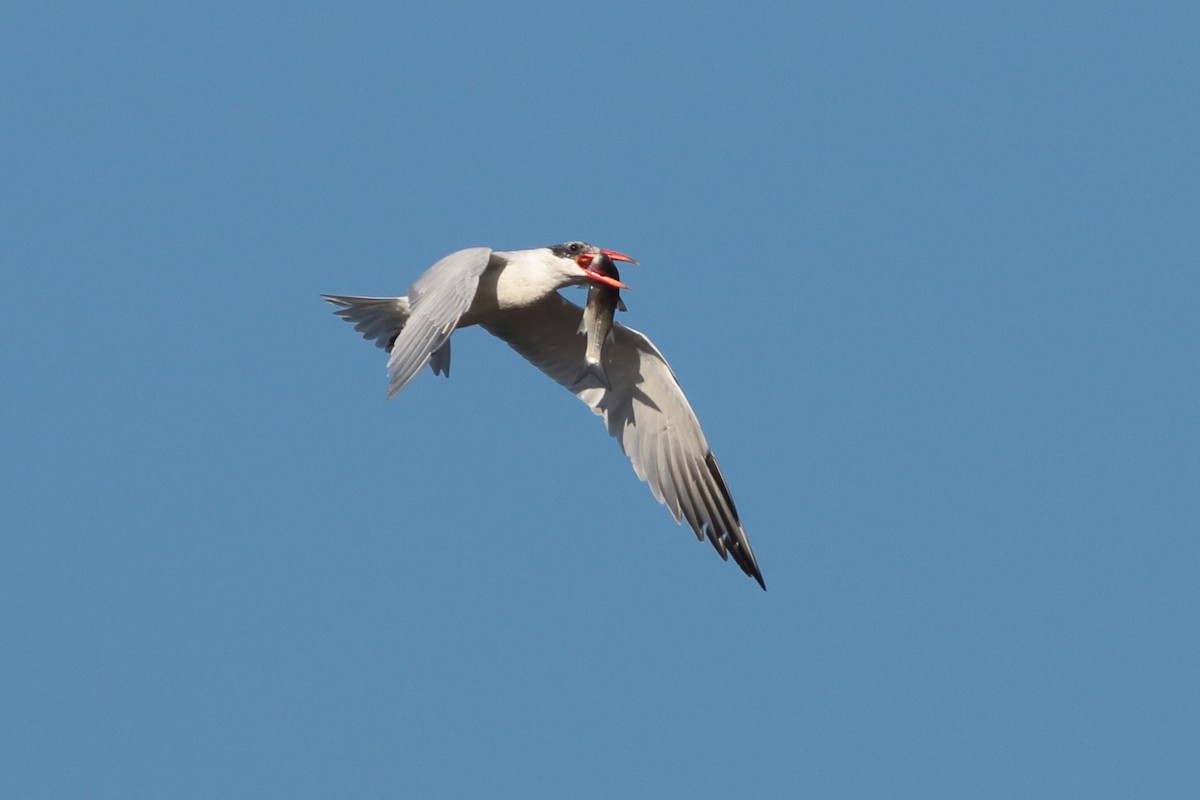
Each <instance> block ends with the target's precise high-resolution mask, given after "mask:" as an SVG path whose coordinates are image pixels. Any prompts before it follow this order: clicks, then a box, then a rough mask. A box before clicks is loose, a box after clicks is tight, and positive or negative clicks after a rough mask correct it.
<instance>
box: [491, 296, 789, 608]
mask: <svg viewBox="0 0 1200 800" xmlns="http://www.w3.org/2000/svg"><path fill="white" fill-rule="evenodd" d="M582 313H583V309H582V308H580V307H579V306H577V305H575V304H574V303H572V302H570V301H569V300H567V299H565V298H563V297H562V296H561V295H559V294H558V293H554V294H552V295H550V296H549V297H548V298H546V299H545V300H543V301H542V302H540V303H538V304H536V305H534V306H531V307H529V308H526V309H522V310H519V311H513V312H509V313H506V314H505V316H504V318H503V319H502V320H501V321H499V322H495V323H488V324H485V325H484V326H483V327H484V328H486V329H487V330H488V332H490V333H492V334H493V335H495V336H497V337H499V338H501V339H503V340H504V341H505V342H507V343H508V345H509V346H510V347H512V348H513V349H514V350H516V351H517V352H518V353H520V354H521V355H522V356H524V357H525V358H526V359H527V360H528V361H529V362H530V363H532V364H533V365H534V366H535V367H537V368H538V369H540V370H541V371H542V372H544V373H546V374H547V375H549V376H550V377H551V378H553V379H554V380H555V381H557V382H558V383H559V384H561V385H562V386H563V387H565V388H567V389H569V390H571V391H572V392H574V393H575V396H576V397H578V398H579V399H580V400H582V401H583V402H584V403H586V404H587V405H588V407H589V408H591V409H592V411H593V412H594V413H595V414H597V415H599V416H600V417H602V418H603V419H604V423H605V425H606V426H607V428H608V432H609V434H610V435H611V436H613V437H615V438H616V440H617V443H618V444H619V445H620V446H621V450H622V451H623V452H624V453H625V454H626V455H627V456H629V458H630V460H631V461H632V462H633V471H634V472H636V473H637V476H638V477H639V478H641V479H642V480H644V481H646V483H647V484H649V486H650V491H651V492H653V493H654V496H655V497H656V498H657V499H658V501H659V502H660V503H662V504H664V505H665V506H666V507H667V508H668V509H670V511H671V513H672V514H673V515H674V516H675V519H676V521H679V520H682V519H686V520H687V521H688V524H689V525H690V526H691V527H692V530H693V531H695V533H696V538H697V539H700V540H702V541H703V539H704V537H705V536H707V537H708V540H709V541H710V542H712V545H713V547H715V548H716V550H717V553H719V554H720V556H721V558H723V559H724V558H728V556H730V555H732V556H733V560H734V561H735V562H736V563H737V565H738V566H739V567H741V568H742V571H743V572H745V573H746V574H747V575H749V576H750V577H752V578H754V579H755V580H756V581H758V583H759V585H760V586H762V587H763V588H764V589H765V588H766V585H765V584H764V583H763V579H762V573H761V572H760V571H759V569H758V562H757V561H756V560H755V558H754V551H753V550H751V549H750V541H749V540H748V539H747V538H746V531H745V529H743V528H742V523H741V520H740V519H739V518H738V513H737V508H736V507H735V506H734V504H733V498H732V497H731V496H730V494H729V488H728V487H727V486H726V484H725V478H724V476H722V475H721V470H720V469H718V467H717V460H716V459H715V458H714V457H713V454H712V450H711V449H709V446H708V441H707V440H706V439H705V438H704V432H703V431H702V430H701V429H700V421H699V420H697V419H696V414H695V412H694V411H692V407H691V405H689V404H688V401H687V397H685V396H684V394H683V389H681V388H680V386H679V381H678V380H676V378H675V374H674V373H673V372H672V371H671V368H670V366H668V365H667V362H666V360H665V359H664V358H663V356H662V353H660V352H659V351H658V348H657V347H655V346H654V344H653V343H651V341H650V340H649V339H647V338H646V337H645V335H643V334H641V333H639V332H638V331H635V330H633V329H632V328H627V327H625V326H624V325H621V324H620V323H616V324H614V325H613V329H612V338H611V339H610V340H609V341H608V342H606V343H605V345H604V350H603V353H602V356H601V360H602V362H603V364H604V366H605V369H606V371H607V372H608V376H609V379H610V380H611V382H612V388H611V389H605V388H604V387H603V386H601V385H600V383H599V381H598V380H597V379H595V378H593V377H583V378H582V379H581V378H580V368H581V367H582V365H583V364H584V348H585V343H586V340H585V338H584V337H583V336H579V335H578V333H577V332H578V330H579V320H580V315H581V314H582Z"/></svg>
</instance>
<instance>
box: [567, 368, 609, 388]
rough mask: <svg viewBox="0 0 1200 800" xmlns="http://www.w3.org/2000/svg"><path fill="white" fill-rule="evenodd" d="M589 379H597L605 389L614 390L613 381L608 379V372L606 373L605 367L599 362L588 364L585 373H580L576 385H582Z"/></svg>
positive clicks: (584, 369)
mask: <svg viewBox="0 0 1200 800" xmlns="http://www.w3.org/2000/svg"><path fill="white" fill-rule="evenodd" d="M588 377H592V378H595V379H596V380H598V381H599V382H600V385H601V386H603V387H604V388H605V389H608V390H610V391H611V390H612V381H610V380H609V379H608V372H606V371H605V369H604V365H603V364H601V363H600V362H599V361H589V362H587V364H586V365H585V366H584V368H583V371H582V372H580V373H579V377H578V378H576V379H575V383H581V382H582V381H583V380H584V379H585V378H588Z"/></svg>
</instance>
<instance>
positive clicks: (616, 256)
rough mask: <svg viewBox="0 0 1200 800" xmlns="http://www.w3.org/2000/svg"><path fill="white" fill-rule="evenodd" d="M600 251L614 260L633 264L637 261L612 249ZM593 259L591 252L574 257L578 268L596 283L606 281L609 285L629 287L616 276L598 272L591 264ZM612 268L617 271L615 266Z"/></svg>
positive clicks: (620, 287) (619, 287)
mask: <svg viewBox="0 0 1200 800" xmlns="http://www.w3.org/2000/svg"><path fill="white" fill-rule="evenodd" d="M600 253H601V254H602V255H605V256H608V257H609V258H610V259H612V260H614V261H628V262H630V263H633V264H636V263H637V262H636V261H634V260H633V259H632V258H630V257H629V256H623V255H621V254H620V253H614V252H613V251H612V250H601V251H600ZM595 261H596V256H595V254H593V253H584V254H583V255H581V256H579V257H578V258H576V259H575V263H576V264H578V265H579V268H580V269H582V270H583V271H584V273H585V274H586V275H587V276H588V277H589V278H590V279H592V280H594V281H596V282H597V283H606V284H608V285H609V286H615V287H616V288H618V289H628V288H629V287H628V286H626V285H625V284H623V283H621V282H620V281H619V280H617V279H616V278H614V277H612V276H610V275H605V274H604V273H603V272H600V271H599V270H596V269H593V268H592V264H593V263H595ZM612 270H613V272H616V271H617V268H616V266H613V268H612Z"/></svg>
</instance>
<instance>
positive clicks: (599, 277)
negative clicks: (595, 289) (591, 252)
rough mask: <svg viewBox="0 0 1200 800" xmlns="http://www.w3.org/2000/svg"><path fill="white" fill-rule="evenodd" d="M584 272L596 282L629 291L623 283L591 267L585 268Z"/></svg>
mask: <svg viewBox="0 0 1200 800" xmlns="http://www.w3.org/2000/svg"><path fill="white" fill-rule="evenodd" d="M583 271H584V272H586V273H587V276H588V277H589V278H591V279H592V280H594V281H598V282H599V283H607V284H608V285H609V286H615V287H617V288H618V289H628V288H629V287H628V286H626V285H625V284H623V283H621V282H620V281H619V280H617V279H616V278H610V277H608V276H607V275H605V274H603V273H600V272H596V270H594V269H592V268H591V267H584V268H583Z"/></svg>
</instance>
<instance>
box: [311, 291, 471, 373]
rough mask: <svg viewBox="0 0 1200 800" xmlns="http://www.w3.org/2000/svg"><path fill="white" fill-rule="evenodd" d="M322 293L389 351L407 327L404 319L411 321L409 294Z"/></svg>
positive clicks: (358, 326) (360, 329)
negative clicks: (361, 294)
mask: <svg viewBox="0 0 1200 800" xmlns="http://www.w3.org/2000/svg"><path fill="white" fill-rule="evenodd" d="M321 297H323V298H325V300H326V301H327V302H329V303H332V304H333V305H335V306H338V310H337V311H335V312H333V313H335V314H337V315H338V316H339V317H341V318H342V319H344V320H346V321H347V322H349V323H351V324H353V325H354V330H356V331H358V332H359V333H361V334H362V336H363V338H364V339H366V340H368V341H373V342H375V346H376V347H378V348H380V349H382V350H387V351H388V352H389V353H390V352H391V350H392V345H393V344H395V342H396V337H397V336H399V335H400V331H402V330H403V329H404V323H406V322H408V314H409V310H408V298H407V297H356V296H354V295H341V294H323V295H321ZM447 366H449V365H447ZM448 371H449V370H447V372H448Z"/></svg>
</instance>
